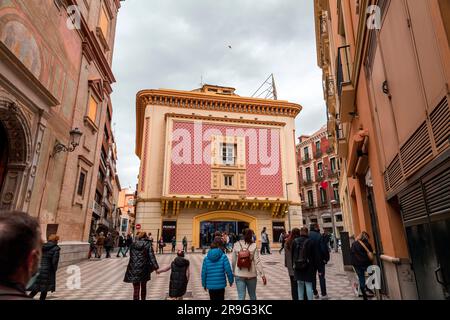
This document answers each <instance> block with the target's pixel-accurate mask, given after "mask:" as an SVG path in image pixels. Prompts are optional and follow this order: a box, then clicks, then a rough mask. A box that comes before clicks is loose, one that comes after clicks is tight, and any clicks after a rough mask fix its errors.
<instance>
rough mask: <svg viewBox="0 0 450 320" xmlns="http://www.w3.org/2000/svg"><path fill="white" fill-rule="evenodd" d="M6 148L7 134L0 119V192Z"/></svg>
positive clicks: (3, 179) (0, 189)
mask: <svg viewBox="0 0 450 320" xmlns="http://www.w3.org/2000/svg"><path fill="white" fill-rule="evenodd" d="M8 149H9V148H8V136H7V135H6V130H5V128H4V127H3V125H2V123H1V121H0V193H1V191H2V189H3V182H4V181H5V177H6V169H7V164H8ZM0 198H1V197H0Z"/></svg>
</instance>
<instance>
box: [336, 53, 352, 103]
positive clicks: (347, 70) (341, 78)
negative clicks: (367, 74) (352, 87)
mask: <svg viewBox="0 0 450 320" xmlns="http://www.w3.org/2000/svg"><path fill="white" fill-rule="evenodd" d="M350 57H351V56H350V45H346V46H342V47H339V48H338V57H337V75H336V76H337V86H338V94H339V97H340V96H341V95H342V87H343V85H345V84H350V83H351V76H352V74H351V71H352V70H351V69H352V68H351V63H350Z"/></svg>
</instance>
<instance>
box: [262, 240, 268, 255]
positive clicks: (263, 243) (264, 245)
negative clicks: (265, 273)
mask: <svg viewBox="0 0 450 320" xmlns="http://www.w3.org/2000/svg"><path fill="white" fill-rule="evenodd" d="M265 253H268V254H270V249H269V243H265V242H262V243H261V254H265Z"/></svg>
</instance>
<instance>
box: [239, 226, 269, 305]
mask: <svg viewBox="0 0 450 320" xmlns="http://www.w3.org/2000/svg"><path fill="white" fill-rule="evenodd" d="M239 260H240V262H239ZM232 268H233V274H234V277H235V280H236V288H237V291H238V299H239V300H245V295H246V292H247V291H248V295H249V296H250V300H256V284H257V279H258V276H260V277H261V278H262V280H263V284H264V285H266V284H267V280H266V276H265V275H264V269H263V266H262V262H261V260H260V257H259V251H258V248H257V247H256V243H255V242H254V241H253V230H251V229H246V230H245V231H244V239H243V240H239V241H238V242H236V243H235V244H234V247H233V258H232Z"/></svg>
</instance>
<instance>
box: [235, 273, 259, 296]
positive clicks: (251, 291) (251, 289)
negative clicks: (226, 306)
mask: <svg viewBox="0 0 450 320" xmlns="http://www.w3.org/2000/svg"><path fill="white" fill-rule="evenodd" d="M235 279H236V288H237V292H238V300H245V295H246V293H247V291H248V295H249V296H250V300H256V283H257V279H256V278H251V279H246V278H241V277H236V278H235Z"/></svg>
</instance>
